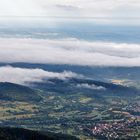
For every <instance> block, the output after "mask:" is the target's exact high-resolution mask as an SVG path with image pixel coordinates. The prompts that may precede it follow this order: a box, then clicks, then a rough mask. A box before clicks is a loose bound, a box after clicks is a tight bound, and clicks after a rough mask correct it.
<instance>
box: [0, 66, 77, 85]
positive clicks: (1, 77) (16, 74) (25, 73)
mask: <svg viewBox="0 0 140 140" xmlns="http://www.w3.org/2000/svg"><path fill="white" fill-rule="evenodd" d="M79 76H80V75H78V74H76V73H73V72H70V71H64V72H62V73H57V72H49V71H44V70H42V69H25V68H16V67H11V66H4V67H0V82H11V83H16V84H22V85H26V84H28V83H32V82H43V80H44V79H45V80H47V79H52V78H58V79H62V80H65V79H69V78H74V77H79Z"/></svg>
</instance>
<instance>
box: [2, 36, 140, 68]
mask: <svg viewBox="0 0 140 140" xmlns="http://www.w3.org/2000/svg"><path fill="white" fill-rule="evenodd" d="M0 62H27V63H50V64H71V65H83V66H85V65H88V66H93V65H101V66H140V44H127V43H114V42H99V41H98V42H97V41H96V42H89V41H84V40H78V39H75V38H66V39H18V38H0Z"/></svg>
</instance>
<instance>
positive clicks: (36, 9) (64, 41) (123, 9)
mask: <svg viewBox="0 0 140 140" xmlns="http://www.w3.org/2000/svg"><path fill="white" fill-rule="evenodd" d="M139 13H140V1H139V0H0V19H3V18H7V19H10V18H13V17H17V18H23V17H28V19H29V20H33V17H44V16H45V17H48V18H49V17H50V18H52V17H55V19H54V20H53V22H54V23H55V22H56V21H55V20H58V18H60V19H59V20H61V18H62V17H63V18H66V19H71V18H74V17H75V19H77V18H78V19H79V20H80V21H81V23H83V24H84V26H83V27H84V28H85V27H86V26H87V28H88V24H87V23H86V22H84V21H83V19H86V18H89V20H90V18H92V17H96V18H99V19H100V18H101V19H103V21H104V22H103V24H105V23H106V22H107V21H105V20H108V19H109V20H113V21H114V19H116V20H117V21H118V23H119V21H120V19H121V21H123V22H124V23H126V24H129V23H130V22H132V21H133V22H136V23H137V24H139V23H140V22H138V19H140V16H139ZM128 19H129V20H128ZM134 19H137V20H134ZM0 22H1V20H0ZM15 22H16V21H15ZM53 22H52V23H51V22H50V25H52V24H53ZM98 22H101V20H99V21H98ZM21 23H22V24H23V25H24V22H21ZM67 23H68V22H67ZM44 24H46V22H44ZM0 25H1V24H0ZM10 25H11V22H6V26H10ZM13 25H14V24H13ZM27 25H28V24H27ZM47 25H48V24H47ZM69 26H70V27H69ZM71 26H72V24H71V22H70V23H68V27H67V28H68V30H71ZM16 27H17V26H11V29H10V30H4V29H5V28H4V29H2V26H0V57H1V59H0V62H1V63H3V62H6V63H7V62H10V63H14V62H27V63H45V64H47V63H49V64H69V65H82V66H87V65H88V66H94V65H102V66H140V43H135V42H133V43H128V42H125V41H124V42H121V43H118V42H115V41H113V40H109V41H103V40H97V41H96V40H91V41H88V40H86V39H85V40H84V39H82V38H80V34H81V33H83V34H84V32H86V31H87V30H86V28H85V30H84V31H83V28H82V27H81V28H79V30H80V31H79V34H78V35H79V38H76V37H69V36H65V35H64V36H63V37H62V36H61V35H60V36H59V33H61V29H60V32H59V33H58V32H57V30H59V27H58V29H56V30H55V33H51V32H49V31H45V32H39V31H40V30H39V28H41V27H42V26H40V24H38V27H37V28H36V29H38V31H37V32H34V34H37V35H39V34H40V35H41V34H42V33H43V34H44V35H47V34H53V35H54V34H58V36H59V39H58V38H55V37H54V38H52V39H49V38H48V39H47V38H45V39H44V38H40V39H39V38H34V37H33V36H32V34H31V36H29V35H28V32H29V31H28V30H26V31H24V30H23V31H22V30H21V29H22V28H19V30H16ZM46 27H48V28H49V27H50V26H46ZM73 27H75V26H74V25H73V26H72V28H73ZM89 28H90V27H89ZM114 28H115V26H114ZM94 29H95V28H94ZM94 29H88V32H90V31H91V32H92V35H93V36H94ZM62 30H63V29H62ZM77 30H78V29H77ZM124 30H128V31H127V32H125V33H127V34H128V35H129V34H130V35H131V37H132V39H131V40H135V38H138V37H139V30H136V29H135V34H134V35H136V36H133V34H132V33H131V30H130V32H129V27H128V28H126V29H124ZM116 31H117V30H116ZM120 31H121V28H120ZM9 32H10V33H14V34H13V36H12V35H11V36H10V37H3V36H4V35H5V34H6V33H9ZM21 32H22V33H21ZM70 32H71V31H70ZM72 32H74V30H73V31H72ZM80 32H81V33H80ZM96 32H97V36H99V37H101V38H105V37H106V36H107V34H106V33H109V32H110V31H108V30H106V32H105V33H104V31H102V30H100V32H99V34H98V31H96ZM18 33H19V34H20V33H21V36H20V37H16V35H18ZM125 33H124V32H123V31H121V32H113V34H108V36H109V38H118V39H120V37H123V36H125ZM23 34H26V35H27V37H26V38H24V36H23ZM61 37H62V38H61ZM129 37H130V36H129ZM133 38H134V39H133ZM128 40H129V39H128ZM137 40H139V39H137Z"/></svg>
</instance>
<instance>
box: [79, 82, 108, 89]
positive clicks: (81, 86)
mask: <svg viewBox="0 0 140 140" xmlns="http://www.w3.org/2000/svg"><path fill="white" fill-rule="evenodd" d="M77 87H78V88H86V89H93V90H106V88H105V87H103V86H96V85H94V84H92V85H89V84H87V83H84V84H77Z"/></svg>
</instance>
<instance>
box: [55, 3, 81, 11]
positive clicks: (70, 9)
mask: <svg viewBox="0 0 140 140" xmlns="http://www.w3.org/2000/svg"><path fill="white" fill-rule="evenodd" d="M55 7H56V8H59V9H61V10H69V11H75V10H79V9H80V7H78V6H74V5H64V4H56V5H55Z"/></svg>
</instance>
